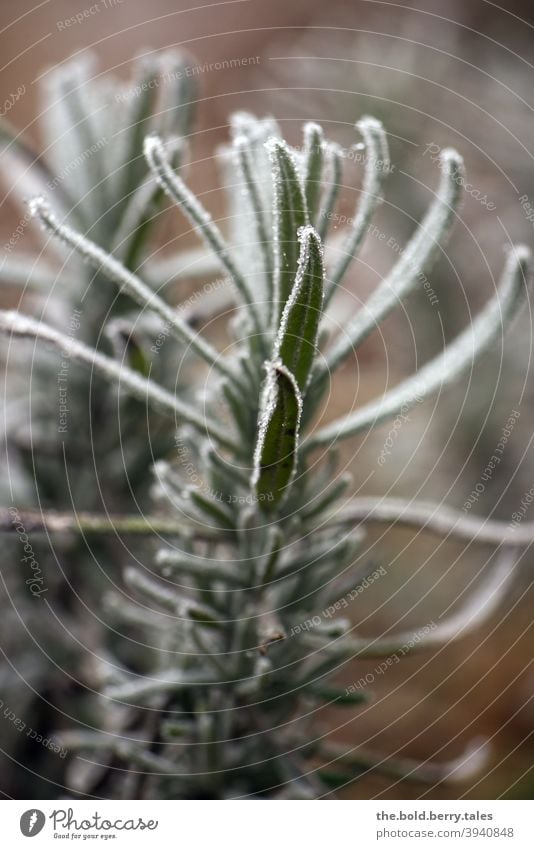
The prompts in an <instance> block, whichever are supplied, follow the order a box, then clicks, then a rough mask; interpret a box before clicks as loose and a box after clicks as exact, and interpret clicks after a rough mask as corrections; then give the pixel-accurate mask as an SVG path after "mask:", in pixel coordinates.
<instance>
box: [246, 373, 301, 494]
mask: <svg viewBox="0 0 534 849" xmlns="http://www.w3.org/2000/svg"><path fill="white" fill-rule="evenodd" d="M301 413H302V398H301V395H300V391H299V388H298V385H297V382H296V380H295V378H294V377H293V375H292V374H291V372H289V371H288V370H287V368H286V367H285V366H284V365H283V364H282V363H281V362H278V363H270V364H269V365H268V374H267V381H266V385H265V388H264V391H263V397H262V404H261V410H260V420H259V423H258V441H257V444H256V450H255V454H254V474H253V479H252V482H253V485H254V488H255V492H256V497H257V498H258V501H259V503H260V506H261V507H262V508H264V509H266V510H269V509H272V508H273V507H275V506H276V505H278V504H279V503H280V502H281V501H283V500H284V498H285V497H286V496H287V494H288V491H289V486H290V484H291V481H292V479H293V476H294V473H295V467H296V462H297V447H298V439H299V426H300V417H301Z"/></svg>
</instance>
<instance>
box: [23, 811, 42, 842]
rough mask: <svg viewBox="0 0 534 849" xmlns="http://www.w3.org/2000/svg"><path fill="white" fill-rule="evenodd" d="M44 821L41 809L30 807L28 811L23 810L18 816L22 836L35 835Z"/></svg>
mask: <svg viewBox="0 0 534 849" xmlns="http://www.w3.org/2000/svg"><path fill="white" fill-rule="evenodd" d="M45 822H46V817H45V815H44V814H43V812H42V811H39V810H37V808H31V809H30V810H29V811H24V813H23V814H22V816H21V818H20V830H21V831H22V833H23V835H24V837H35V835H36V834H39V832H40V831H41V830H42V828H43V826H44V824H45Z"/></svg>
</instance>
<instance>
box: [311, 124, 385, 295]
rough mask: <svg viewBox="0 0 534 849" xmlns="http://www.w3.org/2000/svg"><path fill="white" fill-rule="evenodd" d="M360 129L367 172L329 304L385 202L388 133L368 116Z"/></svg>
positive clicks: (338, 265) (337, 268) (357, 126)
mask: <svg viewBox="0 0 534 849" xmlns="http://www.w3.org/2000/svg"><path fill="white" fill-rule="evenodd" d="M356 128H357V129H358V130H359V131H360V133H361V135H362V137H363V140H364V142H365V173H364V178H363V186H362V192H361V199H360V201H359V203H358V206H357V209H356V213H355V215H354V223H353V225H352V231H351V233H349V235H348V237H347V239H346V241H345V243H344V245H343V247H342V252H341V257H340V259H339V260H338V263H337V265H336V266H335V268H334V269H333V271H332V279H331V283H330V286H329V288H328V291H327V295H326V301H327V303H328V302H329V301H330V298H331V297H332V295H333V294H334V292H335V290H336V288H337V286H338V285H339V283H340V282H341V280H342V279H343V277H344V276H345V272H346V271H347V269H348V267H349V265H350V264H351V262H352V260H353V259H354V257H355V256H356V254H357V253H358V251H359V250H360V248H361V246H362V242H363V240H364V238H365V234H366V233H367V229H368V227H369V224H370V222H371V219H372V217H373V215H374V213H375V211H376V208H377V206H378V205H379V204H380V202H381V200H382V184H383V182H384V178H385V177H386V176H387V175H388V173H389V170H390V162H389V151H388V143H387V138H386V133H385V131H384V128H383V126H382V124H381V123H380V121H377V120H376V118H369V117H365V118H362V119H361V120H360V121H358V123H357V124H356Z"/></svg>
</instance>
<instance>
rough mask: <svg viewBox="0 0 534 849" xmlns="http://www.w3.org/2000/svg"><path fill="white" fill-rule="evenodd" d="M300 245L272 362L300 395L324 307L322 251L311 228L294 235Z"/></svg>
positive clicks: (315, 346) (308, 369)
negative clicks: (288, 374) (284, 371)
mask: <svg viewBox="0 0 534 849" xmlns="http://www.w3.org/2000/svg"><path fill="white" fill-rule="evenodd" d="M297 238H298V241H299V243H300V253H299V259H298V269H297V275H296V279H295V283H294V285H293V288H292V290H291V294H290V296H289V298H288V300H287V303H286V305H285V307H284V311H283V313H282V319H281V321H280V328H279V331H278V335H277V338H276V342H275V347H274V354H273V361H275V362H276V361H277V360H280V361H281V362H282V363H283V364H284V366H285V367H286V368H287V369H288V371H290V372H291V374H292V375H293V376H294V378H295V380H296V382H297V385H298V387H299V390H300V392H301V393H303V392H304V391H305V389H306V387H307V385H308V381H309V377H310V373H311V369H312V366H313V362H314V360H315V354H316V350H317V337H318V333H319V322H320V319H321V310H322V305H323V281H324V266H323V249H322V246H321V240H320V239H319V236H318V235H317V233H316V231H315V230H314V229H313V227H303V228H301V229H300V230H299V232H298V234H297Z"/></svg>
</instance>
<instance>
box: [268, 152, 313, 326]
mask: <svg viewBox="0 0 534 849" xmlns="http://www.w3.org/2000/svg"><path fill="white" fill-rule="evenodd" d="M267 150H268V151H269V155H270V157H271V162H272V166H273V182H274V188H275V224H274V226H275V251H276V270H275V286H274V293H275V304H276V307H275V311H274V314H275V318H276V322H278V320H279V318H280V316H281V315H282V312H283V309H284V306H285V304H286V301H287V299H288V298H289V295H290V293H291V290H292V288H293V284H294V282H295V277H296V275H297V268H298V259H299V244H298V238H297V234H298V231H299V229H300V228H301V227H304V226H305V225H306V224H309V219H308V210H307V207H306V199H305V197H304V192H303V190H302V185H301V182H300V177H299V174H298V172H297V167H296V165H295V162H294V160H293V157H292V155H291V153H290V151H289V147H288V146H287V145H286V143H285V142H284V141H282V139H276V138H272V139H269V141H268V142H267Z"/></svg>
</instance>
